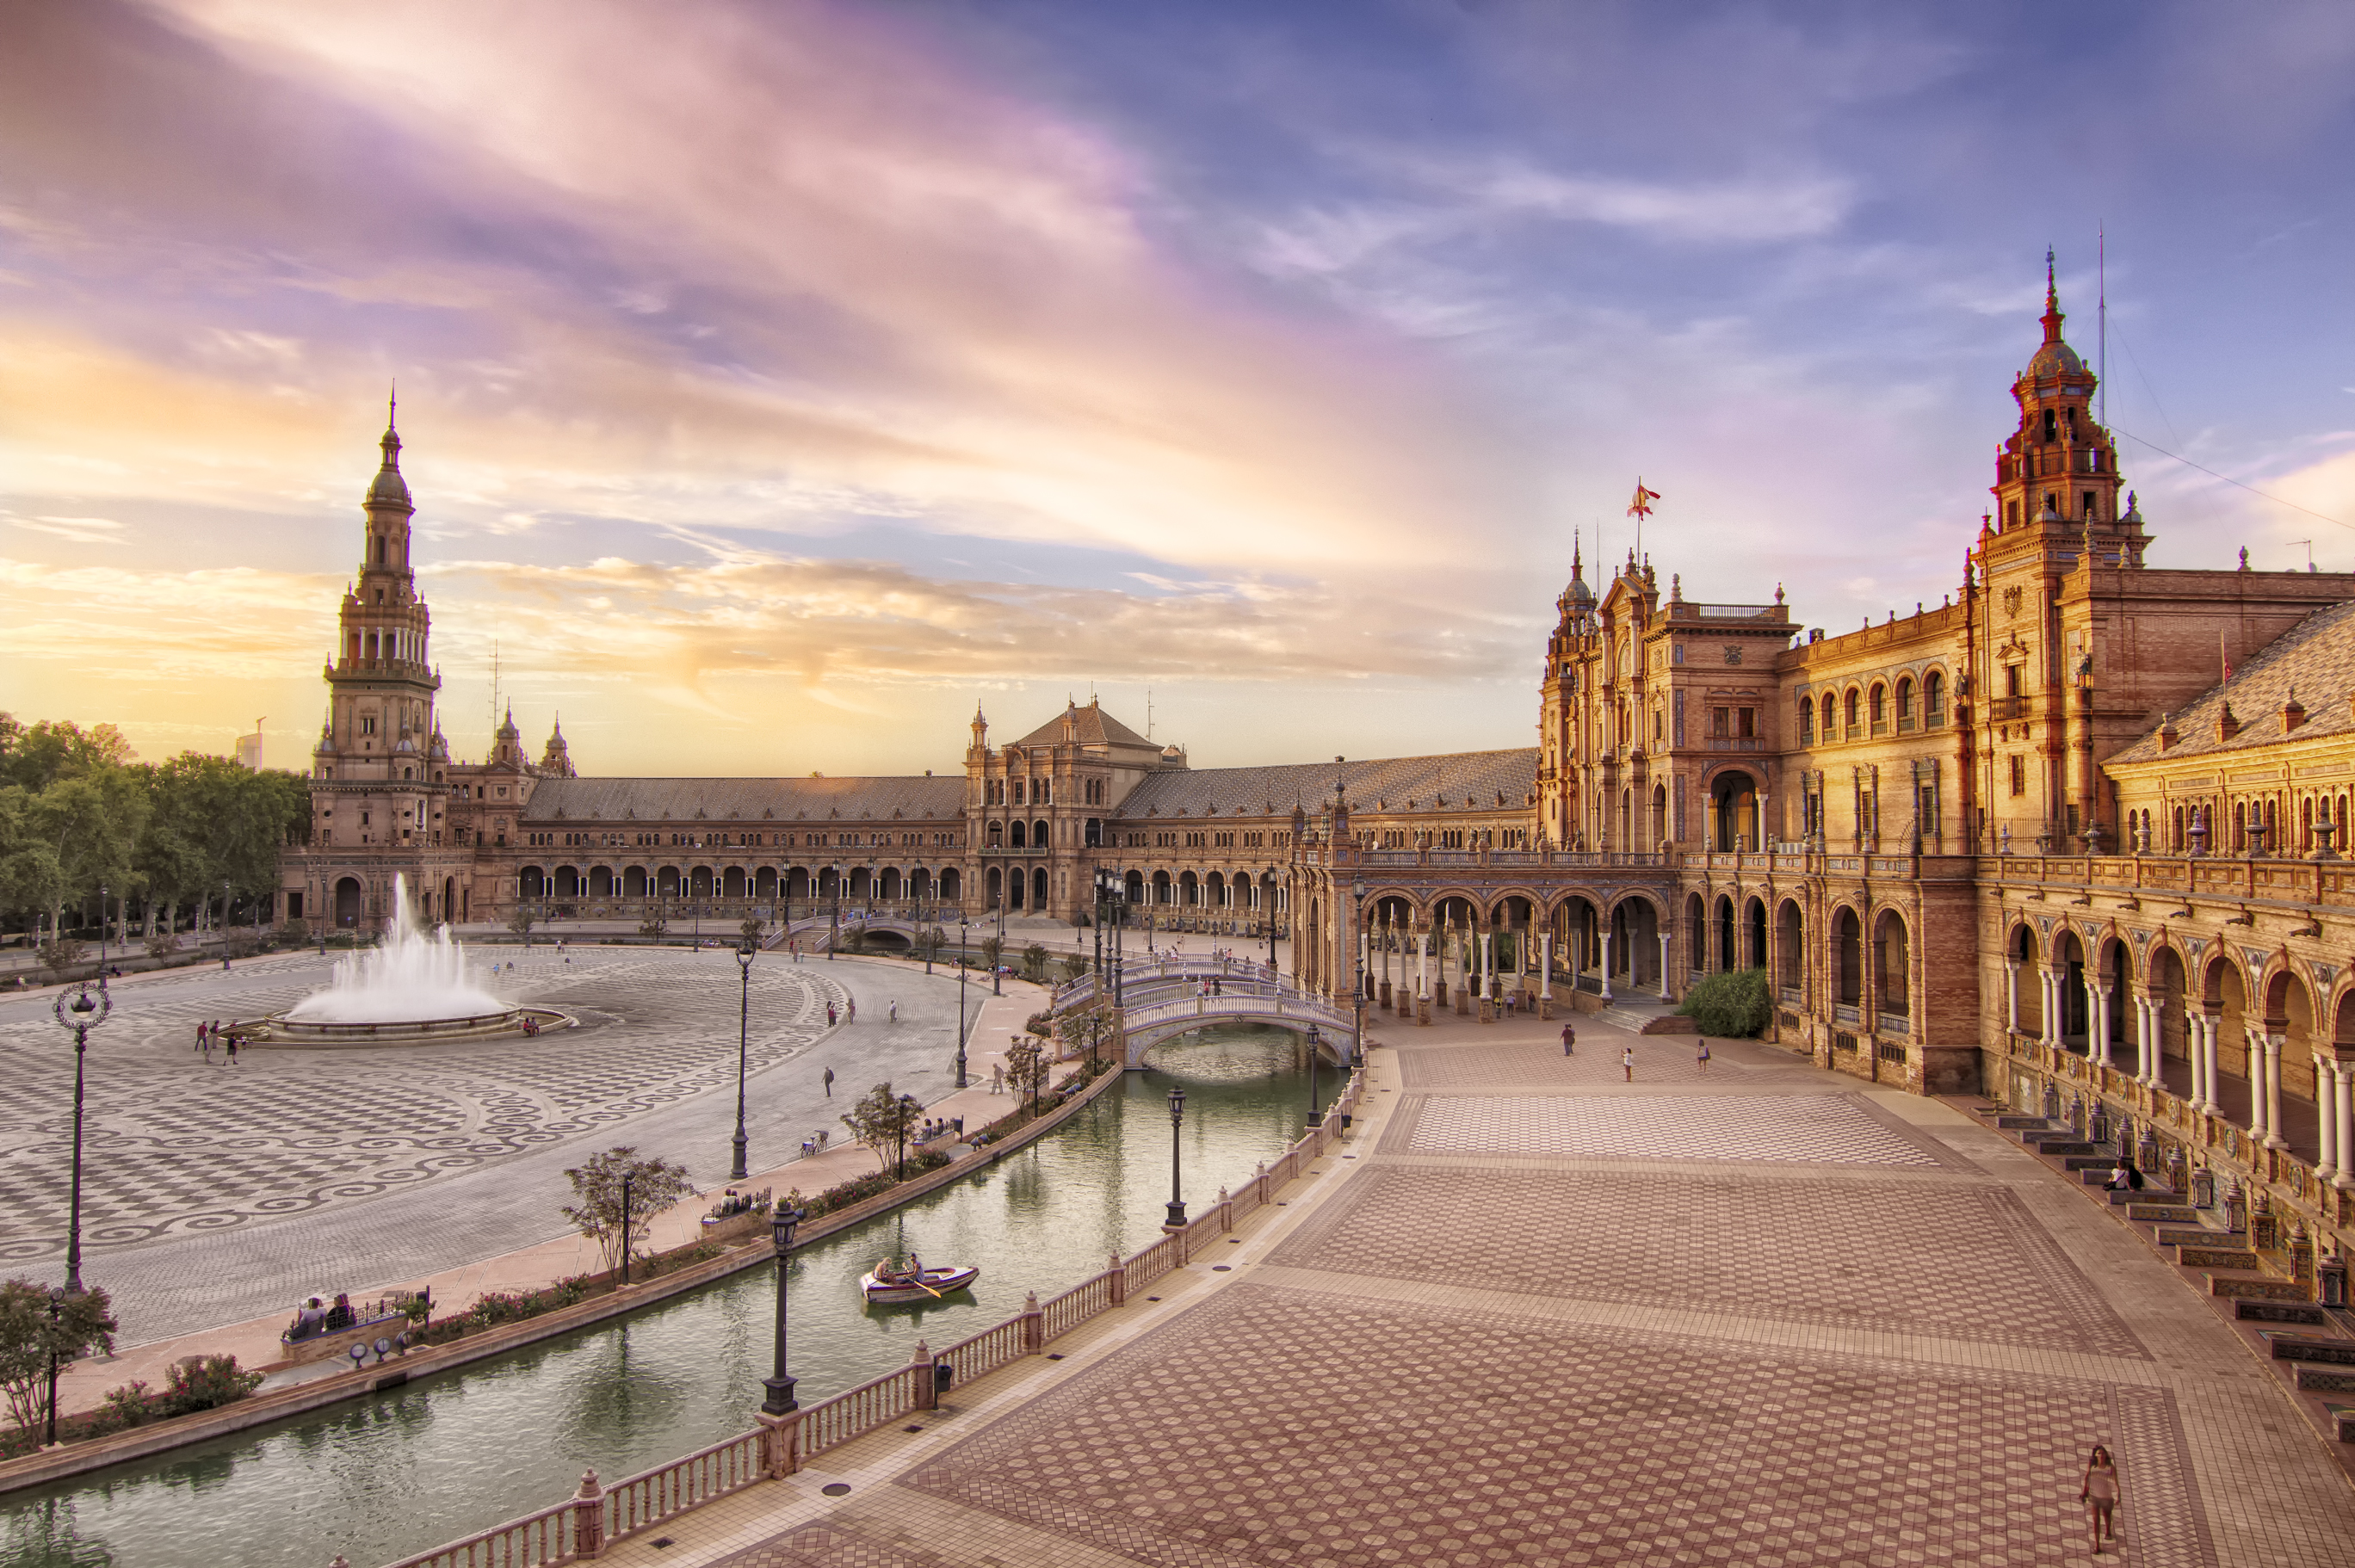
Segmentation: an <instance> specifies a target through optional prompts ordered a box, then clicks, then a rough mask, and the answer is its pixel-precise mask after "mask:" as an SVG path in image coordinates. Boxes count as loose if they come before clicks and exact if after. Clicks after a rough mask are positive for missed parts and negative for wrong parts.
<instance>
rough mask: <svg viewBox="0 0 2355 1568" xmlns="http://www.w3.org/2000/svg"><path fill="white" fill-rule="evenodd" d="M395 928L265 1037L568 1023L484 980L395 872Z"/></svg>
mask: <svg viewBox="0 0 2355 1568" xmlns="http://www.w3.org/2000/svg"><path fill="white" fill-rule="evenodd" d="M392 888H393V898H392V905H393V909H394V915H393V921H392V929H391V930H389V931H388V932H387V933H385V937H384V940H383V941H382V942H381V943H379V944H377V945H376V946H374V947H370V948H367V949H364V950H363V951H361V952H357V953H353V954H349V955H346V956H345V957H344V958H343V959H342V960H341V961H340V962H338V963H337V964H336V973H335V977H334V979H333V981H332V982H331V983H330V984H329V985H328V987H327V988H326V989H325V990H323V991H314V992H313V993H312V994H311V995H309V996H307V997H304V998H303V999H302V1000H301V1001H299V1002H297V1003H295V1004H294V1005H293V1007H292V1008H288V1009H286V1011H284V1012H282V1013H279V1014H276V1015H273V1016H272V1018H270V1019H268V1020H266V1022H265V1024H264V1025H263V1026H262V1032H261V1039H262V1040H264V1041H271V1042H275V1043H280V1044H286V1045H294V1044H304V1045H325V1044H365V1043H368V1042H370V1041H378V1040H410V1041H414V1040H427V1039H432V1040H441V1039H448V1038H452V1037H456V1036H479V1035H485V1034H506V1033H510V1032H514V1031H517V1030H521V1029H525V1028H526V1026H527V1023H528V1024H531V1025H533V1026H535V1027H540V1028H545V1027H550V1026H558V1027H560V1026H562V1025H564V1024H567V1023H570V1021H571V1020H570V1019H568V1018H566V1017H565V1015H563V1014H562V1013H559V1012H555V1011H553V1010H551V1009H549V1008H525V1007H518V1006H517V1004H515V1003H513V1002H510V1001H507V1000H506V999H505V998H503V997H496V996H493V995H492V994H491V993H490V992H488V991H486V990H485V989H484V988H483V987H481V986H480V985H478V984H476V982H475V980H474V976H473V974H472V973H471V972H470V971H469V969H468V967H467V964H466V950H465V949H464V947H461V946H460V945H459V944H457V942H456V941H454V940H453V938H452V937H451V935H450V928H449V927H448V926H446V925H444V926H437V927H435V928H434V929H433V930H432V932H430V933H429V932H427V931H426V930H425V929H424V928H423V927H421V926H420V925H419V924H418V923H417V917H416V915H415V914H414V912H412V911H411V910H410V902H409V884H408V880H407V879H406V878H403V877H399V876H396V877H395V878H394V879H393V883H392Z"/></svg>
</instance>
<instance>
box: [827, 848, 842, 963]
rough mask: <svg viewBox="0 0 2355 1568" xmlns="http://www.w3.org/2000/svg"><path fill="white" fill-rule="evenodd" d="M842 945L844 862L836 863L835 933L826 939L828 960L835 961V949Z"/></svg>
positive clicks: (828, 961) (829, 961)
mask: <svg viewBox="0 0 2355 1568" xmlns="http://www.w3.org/2000/svg"><path fill="white" fill-rule="evenodd" d="M841 945H842V862H841V861H839V860H837V861H836V862H835V863H834V934H833V935H832V936H830V937H828V938H827V939H826V962H827V963H829V964H831V963H833V962H834V950H835V949H836V948H837V947H840V946H841Z"/></svg>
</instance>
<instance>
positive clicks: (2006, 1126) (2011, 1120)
mask: <svg viewBox="0 0 2355 1568" xmlns="http://www.w3.org/2000/svg"><path fill="white" fill-rule="evenodd" d="M1995 1125H1997V1126H1998V1127H1999V1128H2001V1129H2002V1130H2003V1131H2005V1132H2008V1133H2016V1132H2018V1131H2019V1130H2020V1129H2021V1128H2022V1127H2043V1128H2046V1129H2047V1130H2050V1128H2051V1125H2052V1124H2051V1123H2050V1122H2048V1121H2046V1120H2045V1119H2044V1118H2043V1117H2041V1116H1998V1117H1997V1118H1996V1119H1995Z"/></svg>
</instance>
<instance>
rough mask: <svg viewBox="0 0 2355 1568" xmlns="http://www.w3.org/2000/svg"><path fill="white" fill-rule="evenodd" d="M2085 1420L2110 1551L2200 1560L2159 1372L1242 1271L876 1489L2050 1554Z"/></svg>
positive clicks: (1354, 1535)
mask: <svg viewBox="0 0 2355 1568" xmlns="http://www.w3.org/2000/svg"><path fill="white" fill-rule="evenodd" d="M1311 1320H1313V1321H1314V1322H1315V1324H1316V1332H1315V1333H1314V1334H1304V1333H1303V1332H1302V1328H1303V1325H1304V1323H1305V1322H1307V1321H1311ZM2096 1442H2101V1443H2106V1444H2108V1445H2110V1446H2111V1447H2112V1448H2113V1449H2115V1450H2116V1451H2118V1452H2121V1453H2125V1454H2130V1455H2132V1456H2134V1458H2133V1459H2132V1460H2131V1461H2130V1462H2129V1467H2128V1470H2127V1473H2126V1488H2127V1492H2128V1495H2129V1496H2131V1497H2134V1498H2136V1499H2142V1498H2144V1497H2146V1496H2147V1497H2148V1498H2149V1499H2151V1500H2150V1501H2149V1502H2148V1503H2147V1504H2146V1505H2145V1506H2144V1507H2143V1508H2142V1509H2140V1510H2139V1511H2138V1512H2137V1514H2136V1515H2135V1517H2134V1520H2133V1527H2132V1529H2131V1531H2130V1532H2129V1533H2130V1536H2131V1539H2130V1541H2128V1546H2129V1552H2128V1553H2127V1554H2126V1556H2125V1557H2124V1558H2123V1559H2122V1561H2124V1562H2126V1563H2143V1564H2161V1563H2164V1564H2177V1563H2181V1564H2187V1565H2188V1564H2199V1563H2212V1562H2213V1561H2214V1558H2213V1554H2212V1552H2211V1548H2210V1546H2209V1543H2208V1541H2207V1538H2206V1531H2205V1528H2204V1521H2203V1520H2202V1518H2201V1516H2200V1510H2199V1509H2198V1507H2197V1503H2196V1499H2193V1498H2192V1497H2191V1496H2190V1495H2189V1494H2188V1493H2187V1490H2186V1488H2185V1486H2184V1479H2185V1473H2186V1470H2187V1468H2188V1466H2187V1464H2186V1461H2185V1456H2184V1449H2183V1445H2182V1443H2181V1440H2180V1437H2179V1423H2178V1421H2177V1418H2176V1413H2175V1411H2174V1407H2173V1400H2172V1398H2171V1397H2170V1396H2169V1394H2168V1393H2166V1392H2164V1391H2157V1390H2149V1389H2141V1388H2132V1387H2118V1386H2105V1385H2102V1384H2098V1383H2090V1382H2060V1381H2035V1382H2030V1381H2024V1380H2019V1379H2014V1378H2008V1377H2003V1376H1998V1375H1980V1376H1971V1375H1965V1374H1958V1373H1955V1372H1953V1371H1938V1372H1935V1373H1932V1374H1929V1375H1923V1374H1920V1373H1918V1372H1913V1371H1907V1370H1904V1369H1901V1368H1896V1367H1891V1366H1889V1365H1886V1364H1881V1365H1876V1364H1873V1363H1870V1362H1867V1361H1861V1360H1853V1359H1847V1358H1838V1357H1824V1356H1806V1355H1792V1354H1782V1355H1775V1356H1760V1355H1756V1354H1753V1353H1747V1352H1745V1351H1742V1350H1741V1349H1737V1348H1732V1347H1723V1346H1711V1345H1706V1344H1698V1343H1691V1342H1683V1341H1678V1340H1675V1339H1666V1338H1656V1337H1652V1336H1648V1335H1628V1334H1614V1335H1603V1334H1596V1333H1592V1332H1580V1331H1572V1332H1567V1333H1565V1332H1563V1331H1561V1330H1560V1329H1557V1328H1550V1327H1546V1326H1540V1325H1538V1324H1534V1323H1530V1322H1528V1321H1524V1320H1517V1319H1514V1318H1511V1317H1495V1316H1487V1315H1480V1314H1474V1313H1467V1312H1464V1311H1460V1310H1444V1309H1436V1310H1435V1309H1427V1308H1419V1307H1403V1306H1399V1305H1396V1304H1381V1305H1375V1304H1362V1303H1361V1304H1350V1305H1346V1306H1341V1307H1335V1306H1334V1304H1333V1303H1332V1301H1331V1300H1330V1299H1329V1298H1327V1297H1325V1296H1316V1297H1308V1296H1301V1295H1298V1294H1296V1293H1293V1292H1287V1291H1283V1290H1273V1289H1267V1288H1264V1287H1259V1286H1253V1285H1237V1286H1235V1287H1233V1288H1231V1289H1229V1290H1226V1291H1224V1292H1221V1293H1220V1295H1219V1296H1217V1297H1216V1298H1214V1299H1213V1300H1211V1301H1209V1302H1208V1303H1205V1304H1204V1305H1203V1306H1201V1307H1196V1308H1195V1309H1194V1310H1193V1311H1192V1312H1190V1313H1188V1314H1187V1315H1186V1316H1185V1317H1182V1318H1180V1319H1179V1320H1177V1322H1175V1323H1173V1324H1171V1325H1170V1326H1169V1327H1168V1328H1165V1329H1163V1330H1161V1331H1160V1332H1159V1333H1157V1334H1156V1335H1153V1336H1151V1337H1150V1338H1148V1339H1145V1340H1143V1341H1141V1342H1139V1343H1138V1344H1136V1345H1135V1346H1132V1347H1131V1348H1129V1349H1126V1350H1124V1352H1122V1353H1121V1354H1120V1355H1118V1356H1116V1357H1114V1358H1113V1359H1112V1360H1109V1361H1107V1362H1105V1363H1103V1364H1102V1365H1100V1366H1098V1367H1096V1368H1094V1369H1092V1370H1091V1371H1089V1372H1087V1373H1086V1374H1084V1375H1082V1376H1081V1377H1079V1378H1077V1379H1074V1380H1073V1381H1071V1382H1068V1383H1066V1384H1064V1385H1063V1386H1062V1387H1061V1388H1060V1389H1058V1390H1056V1391H1055V1392H1052V1393H1050V1394H1049V1395H1047V1396H1046V1397H1044V1398H1042V1399H1039V1400H1037V1401H1034V1402H1031V1403H1029V1404H1028V1405H1027V1406H1026V1407H1025V1408H1024V1409H1023V1410H1022V1411H1021V1413H1018V1414H1017V1415H1014V1416H1012V1417H1009V1418H1007V1419H1006V1420H1002V1421H999V1422H997V1423H996V1424H994V1425H992V1426H991V1427H989V1428H988V1429H987V1430H986V1431H984V1432H982V1433H979V1434H977V1435H974V1436H972V1437H970V1438H968V1439H966V1440H965V1441H964V1442H962V1443H959V1444H957V1445H954V1446H953V1447H951V1448H949V1449H948V1450H947V1451H946V1452H945V1453H943V1454H942V1455H941V1456H939V1457H938V1458H935V1459H933V1460H932V1462H930V1463H928V1464H925V1465H923V1466H922V1467H919V1468H917V1469H915V1470H913V1471H912V1472H911V1473H910V1474H908V1475H906V1476H904V1477H901V1478H900V1481H899V1485H900V1486H902V1487H905V1488H911V1489H913V1490H916V1491H920V1492H924V1493H928V1494H931V1495H932V1496H935V1497H938V1498H941V1499H947V1500H950V1501H953V1502H954V1503H956V1504H958V1505H960V1506H962V1507H963V1508H964V1509H971V1510H973V1511H974V1512H975V1513H977V1514H982V1515H994V1516H996V1517H999V1518H1002V1519H1006V1520H1014V1521H1018V1522H1019V1523H1021V1524H1024V1525H1027V1526H1029V1527H1031V1528H1033V1529H1038V1530H1042V1531H1049V1532H1051V1533H1053V1534H1055V1535H1058V1536H1061V1537H1065V1538H1067V1539H1070V1540H1073V1541H1078V1542H1080V1543H1082V1544H1084V1545H1086V1546H1089V1547H1092V1548H1094V1549H1095V1550H1097V1551H1099V1552H1106V1553H1110V1554H1113V1555H1115V1556H1119V1557H1125V1558H1127V1559H1129V1560H1131V1561H1133V1562H1137V1563H1155V1564H1165V1563H1166V1564H1185V1565H1188V1568H1230V1565H1237V1568H1239V1565H1241V1564H1258V1563H1284V1564H1290V1565H1296V1568H1353V1565H1356V1564H1362V1563H1460V1564H1474V1563H1477V1564H1488V1563H1497V1564H1522V1563H1561V1564H1566V1565H1567V1564H1583V1563H1707V1562H1713V1561H1728V1560H1739V1561H1742V1562H1746V1563H1760V1564H1780V1565H1783V1568H1800V1565H1803V1564H1804V1565H1815V1564H1824V1565H1827V1568H1828V1565H1830V1564H1846V1563H1894V1562H1900V1561H1904V1562H1913V1563H1972V1564H1978V1563H2056V1562H2060V1561H2062V1560H2063V1559H2064V1558H2067V1557H2069V1556H2071V1555H2073V1551H2072V1549H2073V1548H2074V1549H2076V1550H2077V1551H2082V1545H2081V1541H2082V1531H2083V1524H2082V1522H2081V1520H2080V1517H2079V1514H2078V1510H2077V1509H2076V1507H2075V1499H2074V1497H2073V1496H2067V1497H2064V1496H2062V1495H2061V1494H2060V1492H2059V1491H2058V1490H2057V1489H2056V1488H2054V1487H2053V1485H2052V1484H2051V1477H2054V1476H2056V1475H2060V1474H2065V1473H2068V1472H2070V1470H2071V1468H2072V1467H2073V1466H2074V1465H2075V1464H2076V1463H2077V1462H2078V1456H2081V1455H2082V1454H2083V1452H2084V1450H2085V1448H2086V1447H2087V1446H2088V1445H2091V1444H2094V1443H2096ZM835 1560H836V1559H835V1558H834V1557H832V1556H831V1555H826V1554H817V1555H811V1556H806V1557H805V1558H804V1559H803V1561H806V1562H810V1563H832V1562H834V1561H835ZM726 1561H729V1562H730V1563H731V1564H744V1565H747V1568H749V1564H750V1563H752V1562H754V1561H758V1559H755V1558H753V1557H752V1556H751V1554H749V1553H748V1554H746V1555H745V1556H742V1557H738V1558H734V1559H729V1560H726ZM768 1561H774V1562H778V1563H791V1562H794V1559H793V1558H790V1557H781V1558H772V1559H768Z"/></svg>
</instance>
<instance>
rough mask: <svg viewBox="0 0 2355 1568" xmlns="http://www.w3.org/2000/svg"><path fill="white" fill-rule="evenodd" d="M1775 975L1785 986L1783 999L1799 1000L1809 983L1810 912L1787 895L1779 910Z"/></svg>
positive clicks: (1776, 980)
mask: <svg viewBox="0 0 2355 1568" xmlns="http://www.w3.org/2000/svg"><path fill="white" fill-rule="evenodd" d="M1774 926H1775V950H1776V951H1775V957H1776V960H1777V962H1776V964H1775V976H1774V983H1775V984H1776V985H1777V986H1779V987H1782V990H1783V999H1784V1000H1785V1001H1787V1002H1796V1001H1798V1000H1799V999H1800V997H1801V996H1802V994H1803V992H1804V988H1805V987H1806V983H1807V942H1806V934H1807V932H1806V927H1807V921H1806V915H1805V914H1804V913H1802V912H1800V909H1799V901H1798V900H1796V899H1785V900H1784V901H1783V903H1782V907H1781V908H1780V909H1779V910H1777V911H1776V912H1775V915H1774Z"/></svg>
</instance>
